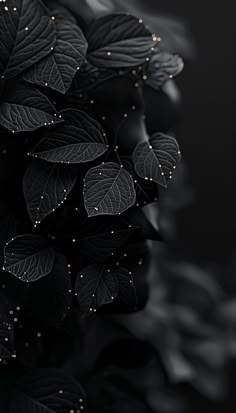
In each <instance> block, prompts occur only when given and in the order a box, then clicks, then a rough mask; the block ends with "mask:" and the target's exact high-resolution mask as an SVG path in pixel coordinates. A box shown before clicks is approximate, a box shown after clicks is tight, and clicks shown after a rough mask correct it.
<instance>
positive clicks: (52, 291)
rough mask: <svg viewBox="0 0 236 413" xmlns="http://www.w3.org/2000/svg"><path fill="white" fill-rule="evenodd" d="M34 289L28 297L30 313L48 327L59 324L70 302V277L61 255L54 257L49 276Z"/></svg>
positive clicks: (64, 259) (65, 261)
mask: <svg viewBox="0 0 236 413" xmlns="http://www.w3.org/2000/svg"><path fill="white" fill-rule="evenodd" d="M36 287H37V288H36V289H35V290H33V291H32V294H31V297H30V298H31V308H32V312H33V313H34V314H35V315H36V316H37V318H38V319H39V320H42V321H43V322H44V323H47V324H49V325H57V324H59V323H61V322H62V320H63V319H64V318H65V317H66V314H67V312H68V308H69V307H70V305H71V301H72V285H71V276H70V273H69V268H68V264H67V260H66V258H65V257H64V256H63V255H60V254H57V255H56V258H55V262H54V266H53V269H52V272H51V274H49V275H48V276H47V277H44V278H42V279H41V280H39V281H38V282H37V285H36ZM42 302H43V305H42Z"/></svg>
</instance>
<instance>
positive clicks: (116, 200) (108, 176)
mask: <svg viewBox="0 0 236 413" xmlns="http://www.w3.org/2000/svg"><path fill="white" fill-rule="evenodd" d="M135 200H136V194H135V189H134V183H133V179H132V177H131V175H130V174H129V172H128V171H127V170H126V169H124V168H123V167H122V166H120V165H118V164H116V163H113V162H109V163H104V164H102V165H100V166H96V167H94V168H92V169H90V170H89V171H88V173H87V175H86V177H85V184H84V202H85V208H86V210H87V213H88V216H89V217H92V216H95V215H118V214H121V213H122V212H124V211H126V210H127V209H128V208H130V207H131V206H132V205H133V204H134V203H135Z"/></svg>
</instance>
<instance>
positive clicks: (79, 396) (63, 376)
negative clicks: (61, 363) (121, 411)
mask: <svg viewBox="0 0 236 413" xmlns="http://www.w3.org/2000/svg"><path fill="white" fill-rule="evenodd" d="M84 399H85V394H84V391H83V389H82V387H81V386H80V384H79V383H78V382H77V381H76V380H75V379H74V378H73V377H72V376H70V375H69V374H68V373H66V372H65V371H64V370H62V369H54V368H48V369H36V370H34V371H33V372H32V373H29V374H28V375H26V376H24V377H23V378H22V379H21V380H20V381H19V383H18V386H17V388H16V390H15V392H14V393H13V395H12V400H11V406H10V413H27V412H32V413H33V412H35V413H46V412H48V413H49V412H50V413H65V412H72V411H73V412H79V411H82V410H83V409H84Z"/></svg>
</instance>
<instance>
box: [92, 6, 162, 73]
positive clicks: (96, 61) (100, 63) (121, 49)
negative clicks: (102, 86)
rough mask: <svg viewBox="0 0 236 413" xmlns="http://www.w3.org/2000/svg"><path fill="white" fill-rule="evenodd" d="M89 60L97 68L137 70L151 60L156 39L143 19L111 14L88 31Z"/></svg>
mask: <svg viewBox="0 0 236 413" xmlns="http://www.w3.org/2000/svg"><path fill="white" fill-rule="evenodd" d="M87 40H88V44H89V48H88V56H87V58H88V60H89V61H90V62H91V63H92V64H93V65H94V66H97V67H105V68H122V67H134V66H138V65H140V64H143V63H145V62H146V60H147V59H149V57H150V55H151V52H152V49H153V47H155V46H156V38H155V37H152V35H151V33H150V32H149V31H148V30H147V29H146V27H145V26H144V24H143V22H142V20H139V19H137V18H136V17H133V16H130V15H128V14H110V15H107V16H103V17H101V18H99V19H97V20H95V21H94V22H93V23H92V24H90V25H89V29H88V31H87Z"/></svg>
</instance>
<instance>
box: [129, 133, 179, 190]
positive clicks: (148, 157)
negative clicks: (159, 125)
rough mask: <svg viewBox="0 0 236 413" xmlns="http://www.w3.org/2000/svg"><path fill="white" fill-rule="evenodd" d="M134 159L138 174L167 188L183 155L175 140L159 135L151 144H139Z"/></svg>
mask: <svg viewBox="0 0 236 413" xmlns="http://www.w3.org/2000/svg"><path fill="white" fill-rule="evenodd" d="M132 158H133V163H134V167H135V170H136V173H137V174H138V175H139V176H140V177H141V178H144V179H146V180H151V181H154V182H156V183H158V184H159V185H162V186H165V187H166V186H167V184H168V181H169V179H171V178H172V173H173V171H174V169H175V168H176V166H177V164H178V162H179V161H180V159H181V155H180V150H179V145H178V143H177V141H176V139H175V138H173V137H172V136H168V135H164V134H162V133H157V134H155V135H153V136H152V138H151V139H150V141H149V142H140V143H138V145H137V146H136V148H135V149H134V152H133V155H132Z"/></svg>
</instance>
